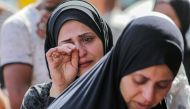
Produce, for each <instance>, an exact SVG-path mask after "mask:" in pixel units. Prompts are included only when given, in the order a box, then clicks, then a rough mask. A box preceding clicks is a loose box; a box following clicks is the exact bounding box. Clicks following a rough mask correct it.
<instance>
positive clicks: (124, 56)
mask: <svg viewBox="0 0 190 109" xmlns="http://www.w3.org/2000/svg"><path fill="white" fill-rule="evenodd" d="M182 58H183V40H182V35H181V33H180V31H179V30H178V28H177V27H176V26H175V25H174V24H173V23H171V22H170V21H169V19H168V17H166V16H164V15H162V14H158V13H156V14H151V15H148V16H143V17H140V18H137V19H134V20H133V21H131V22H130V23H129V25H128V26H127V27H126V28H125V29H124V30H123V33H122V34H121V36H120V38H119V39H118V41H117V43H116V46H115V47H113V49H112V50H111V51H110V52H109V53H108V54H107V55H105V56H104V57H103V58H102V59H101V60H100V61H99V62H98V63H97V64H96V65H95V66H94V67H93V68H92V69H91V70H90V71H89V72H88V73H86V74H84V75H82V76H81V77H80V78H78V79H77V80H76V81H75V82H74V83H73V84H71V85H70V86H69V87H68V88H67V89H66V90H65V91H64V92H63V94H61V95H60V96H59V97H58V98H57V99H56V100H55V102H53V104H52V105H50V107H49V109H59V108H61V109H127V106H126V104H125V102H124V99H123V98H122V95H121V93H120V88H119V84H120V80H121V78H122V77H124V76H126V75H129V74H131V73H132V72H135V71H137V70H140V69H144V68H146V67H150V66H154V65H160V64H166V65H167V66H168V67H169V68H170V70H171V71H172V73H173V75H174V77H175V76H176V74H177V72H178V70H179V67H180V64H181V62H182ZM126 87H127V86H126ZM153 109H166V107H163V104H158V106H156V107H155V108H153Z"/></svg>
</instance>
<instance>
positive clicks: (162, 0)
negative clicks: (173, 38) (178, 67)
mask: <svg viewBox="0 0 190 109" xmlns="http://www.w3.org/2000/svg"><path fill="white" fill-rule="evenodd" d="M153 10H154V11H157V12H161V13H163V14H165V15H167V16H168V17H170V18H171V19H172V20H173V21H174V23H175V24H176V25H177V26H178V28H179V29H180V31H181V33H182V36H183V39H184V47H185V48H184V52H185V53H184V60H183V63H184V66H185V70H186V74H187V77H188V80H189V82H190V50H189V48H188V44H187V38H186V33H187V31H188V29H189V25H190V1H189V0H156V2H155V5H154V8H153Z"/></svg>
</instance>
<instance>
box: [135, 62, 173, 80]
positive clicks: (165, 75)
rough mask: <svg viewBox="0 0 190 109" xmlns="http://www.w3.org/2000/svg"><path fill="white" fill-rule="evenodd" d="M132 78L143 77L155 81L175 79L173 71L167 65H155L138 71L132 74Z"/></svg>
mask: <svg viewBox="0 0 190 109" xmlns="http://www.w3.org/2000/svg"><path fill="white" fill-rule="evenodd" d="M132 76H143V77H146V78H148V79H150V80H155V81H157V80H158V81H160V80H167V79H173V74H172V71H171V70H170V69H169V67H168V66H167V65H165V64H162V65H154V66H150V67H147V68H144V69H141V70H137V71H135V72H134V73H132Z"/></svg>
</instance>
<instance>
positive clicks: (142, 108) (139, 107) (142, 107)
mask: <svg viewBox="0 0 190 109" xmlns="http://www.w3.org/2000/svg"><path fill="white" fill-rule="evenodd" d="M135 104H136V107H137V109H150V108H151V105H149V104H143V103H139V102H136V103H135Z"/></svg>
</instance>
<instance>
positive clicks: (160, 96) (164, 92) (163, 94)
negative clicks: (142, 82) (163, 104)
mask: <svg viewBox="0 0 190 109" xmlns="http://www.w3.org/2000/svg"><path fill="white" fill-rule="evenodd" d="M169 90H170V87H169V88H167V89H163V90H158V91H157V94H156V102H157V103H159V102H160V101H161V100H162V99H164V98H165V97H166V95H167V94H168V92H169Z"/></svg>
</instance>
